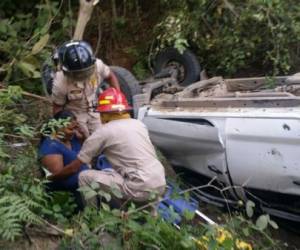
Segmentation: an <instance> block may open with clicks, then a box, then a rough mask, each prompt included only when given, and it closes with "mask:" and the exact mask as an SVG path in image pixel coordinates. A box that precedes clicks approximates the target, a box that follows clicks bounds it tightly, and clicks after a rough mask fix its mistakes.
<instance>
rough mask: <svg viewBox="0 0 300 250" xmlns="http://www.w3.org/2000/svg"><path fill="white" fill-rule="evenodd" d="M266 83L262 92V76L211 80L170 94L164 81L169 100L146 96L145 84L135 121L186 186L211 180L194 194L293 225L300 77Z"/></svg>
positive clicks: (298, 206)
mask: <svg viewBox="0 0 300 250" xmlns="http://www.w3.org/2000/svg"><path fill="white" fill-rule="evenodd" d="M166 81H167V80H166ZM271 81H272V84H273V86H272V88H271V89H270V88H268V89H266V88H265V89H264V87H265V86H267V85H268V83H270V79H268V78H244V79H227V80H223V79H222V78H220V77H215V78H211V79H208V80H203V81H199V82H196V83H194V84H191V85H189V86H188V87H185V88H183V89H181V91H178V92H176V91H174V88H175V87H174V85H173V88H172V84H170V82H168V84H167V83H164V84H163V86H164V88H165V89H166V90H168V88H169V90H171V91H169V92H172V91H173V94H159V95H157V96H155V97H154V98H152V97H153V94H152V93H153V91H155V88H154V87H151V86H153V84H150V83H146V84H145V85H144V93H143V94H140V95H137V96H135V97H134V99H135V103H138V104H136V106H138V107H139V108H138V119H140V120H142V121H143V122H144V123H145V124H146V125H147V127H148V129H149V132H150V137H151V140H152V141H153V143H154V144H155V145H156V146H157V147H158V148H159V149H160V150H161V151H162V152H163V153H164V155H165V156H166V158H167V159H168V160H169V161H170V163H171V164H172V165H173V166H175V167H181V168H183V169H184V170H185V171H184V172H185V173H186V175H187V176H188V177H187V180H188V181H189V182H190V183H193V184H194V185H199V184H201V183H207V182H208V181H209V180H211V179H214V182H213V184H214V185H215V186H217V187H219V190H220V189H221V190H222V192H220V191H217V190H216V189H214V188H207V189H205V190H200V191H198V195H199V196H200V197H202V198H203V199H206V200H207V201H210V202H213V203H215V204H216V205H218V204H222V203H225V202H226V203H231V204H234V203H235V202H236V201H238V200H244V201H245V200H248V199H250V200H252V201H255V202H256V204H257V205H258V206H259V207H260V208H261V209H262V210H263V211H265V212H267V213H269V214H271V215H275V216H277V217H280V218H284V219H288V220H292V221H298V222H299V221H300V97H299V96H297V94H298V90H299V87H300V77H297V76H294V77H289V78H288V77H276V78H273V79H271ZM157 86H159V83H158V85H157ZM166 86H167V87H166ZM175 89H176V88H175ZM245 89H247V91H245ZM149 90H150V91H149ZM162 92H163V91H162ZM165 92H168V91H165ZM174 92H176V93H174Z"/></svg>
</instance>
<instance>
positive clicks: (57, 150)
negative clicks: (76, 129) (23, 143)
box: [38, 136, 89, 190]
mask: <svg viewBox="0 0 300 250" xmlns="http://www.w3.org/2000/svg"><path fill="white" fill-rule="evenodd" d="M71 148H72V149H69V148H67V147H66V146H65V145H64V144H63V143H61V142H60V141H58V140H54V139H51V138H49V137H47V138H45V139H44V140H43V141H42V143H41V144H40V146H39V151H38V156H39V159H41V158H42V157H43V156H46V155H53V154H58V155H62V157H63V162H64V166H66V165H68V164H69V163H71V162H72V161H73V160H75V159H76V158H77V154H78V153H79V151H80V149H81V143H80V141H79V140H78V138H77V137H76V136H73V138H72V139H71ZM87 169H89V167H88V166H87V165H86V164H82V165H81V166H80V170H79V171H78V172H77V173H76V174H73V175H71V176H69V177H67V178H66V179H63V180H56V181H53V184H54V185H51V186H54V187H55V189H58V190H76V189H77V188H78V176H79V173H80V172H81V171H84V170H87Z"/></svg>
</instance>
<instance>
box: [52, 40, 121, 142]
mask: <svg viewBox="0 0 300 250" xmlns="http://www.w3.org/2000/svg"><path fill="white" fill-rule="evenodd" d="M57 58H58V62H59V65H60V70H58V71H57V73H56V74H55V76H54V81H53V88H52V102H53V113H54V114H55V113H57V112H58V111H61V110H62V109H68V110H70V111H71V112H72V113H73V114H74V115H75V116H76V119H77V121H78V123H79V125H80V127H81V129H82V131H83V132H84V135H85V136H86V137H88V136H89V135H90V134H91V133H92V132H93V131H95V130H96V129H97V128H98V127H99V126H100V125H101V122H100V116H99V113H96V112H94V110H93V102H94V100H96V99H97V95H96V92H97V88H98V85H99V84H100V83H101V82H102V81H103V80H106V81H107V82H108V83H109V84H110V86H111V87H114V88H116V89H120V86H119V82H118V79H117V77H116V76H115V74H114V73H113V72H112V71H111V70H110V68H109V67H108V66H107V65H105V64H104V63H103V62H102V61H101V60H100V59H96V58H95V56H94V55H93V51H92V48H91V46H90V45H89V44H88V43H87V42H85V41H69V42H66V43H64V44H63V45H62V46H61V47H60V48H59V49H58V55H57Z"/></svg>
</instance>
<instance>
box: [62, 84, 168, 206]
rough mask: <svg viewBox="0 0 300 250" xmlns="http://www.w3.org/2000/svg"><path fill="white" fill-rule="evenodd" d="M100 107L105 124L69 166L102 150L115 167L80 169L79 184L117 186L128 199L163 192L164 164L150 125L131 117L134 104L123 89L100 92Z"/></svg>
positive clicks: (74, 167) (74, 168)
mask: <svg viewBox="0 0 300 250" xmlns="http://www.w3.org/2000/svg"><path fill="white" fill-rule="evenodd" d="M98 105H99V106H98V108H97V110H98V111H99V112H101V119H102V123H103V125H102V126H101V127H100V128H99V129H98V130H96V131H95V132H94V133H93V134H92V135H91V136H90V137H89V138H87V139H86V141H85V142H84V144H83V146H82V148H81V150H80V152H79V153H78V155H77V159H76V160H74V161H73V162H71V163H70V164H69V165H68V166H66V168H69V169H70V171H71V172H72V171H73V172H74V173H75V172H76V171H78V169H79V167H80V166H81V165H82V164H84V163H85V164H88V163H90V162H91V160H92V158H93V157H94V156H96V155H98V154H101V153H103V154H105V155H106V157H107V159H108V161H109V162H110V164H111V166H112V169H113V170H114V171H97V170H87V171H85V172H82V173H80V175H79V185H80V186H85V185H90V184H91V183H92V182H97V183H99V185H100V187H101V189H102V190H104V191H106V192H110V191H111V188H114V187H117V188H118V189H119V190H120V191H121V194H122V196H123V199H125V200H128V199H130V200H133V201H137V202H144V201H147V200H148V199H149V198H150V197H151V196H152V194H156V195H162V194H163V192H164V190H165V186H166V179H165V172H164V167H163V166H162V164H161V163H160V161H159V160H158V158H157V156H156V153H155V149H154V146H153V145H152V143H151V141H150V138H149V135H148V131H147V128H146V126H145V125H144V124H143V123H142V122H140V121H138V120H136V119H132V118H131V117H130V113H129V112H130V110H131V107H130V106H129V105H128V103H127V100H126V98H125V96H124V95H123V93H121V92H120V91H119V90H117V89H115V88H109V89H107V90H105V91H104V92H103V93H102V94H101V95H100V96H99V104H98Z"/></svg>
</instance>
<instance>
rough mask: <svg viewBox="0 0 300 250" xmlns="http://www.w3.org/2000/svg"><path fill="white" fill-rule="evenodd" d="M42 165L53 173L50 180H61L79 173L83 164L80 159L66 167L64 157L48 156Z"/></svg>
mask: <svg viewBox="0 0 300 250" xmlns="http://www.w3.org/2000/svg"><path fill="white" fill-rule="evenodd" d="M41 162H42V164H43V165H44V166H45V167H46V168H47V169H48V170H49V171H50V172H51V173H52V175H50V176H49V177H48V179H49V180H61V179H65V178H67V177H69V176H70V175H72V174H75V173H77V172H78V171H79V169H80V166H81V164H82V162H81V161H80V160H79V159H76V160H74V161H72V162H71V163H70V164H68V165H66V166H65V167H64V163H63V157H62V155H58V154H57V155H46V156H44V157H43V158H42V160H41Z"/></svg>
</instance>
